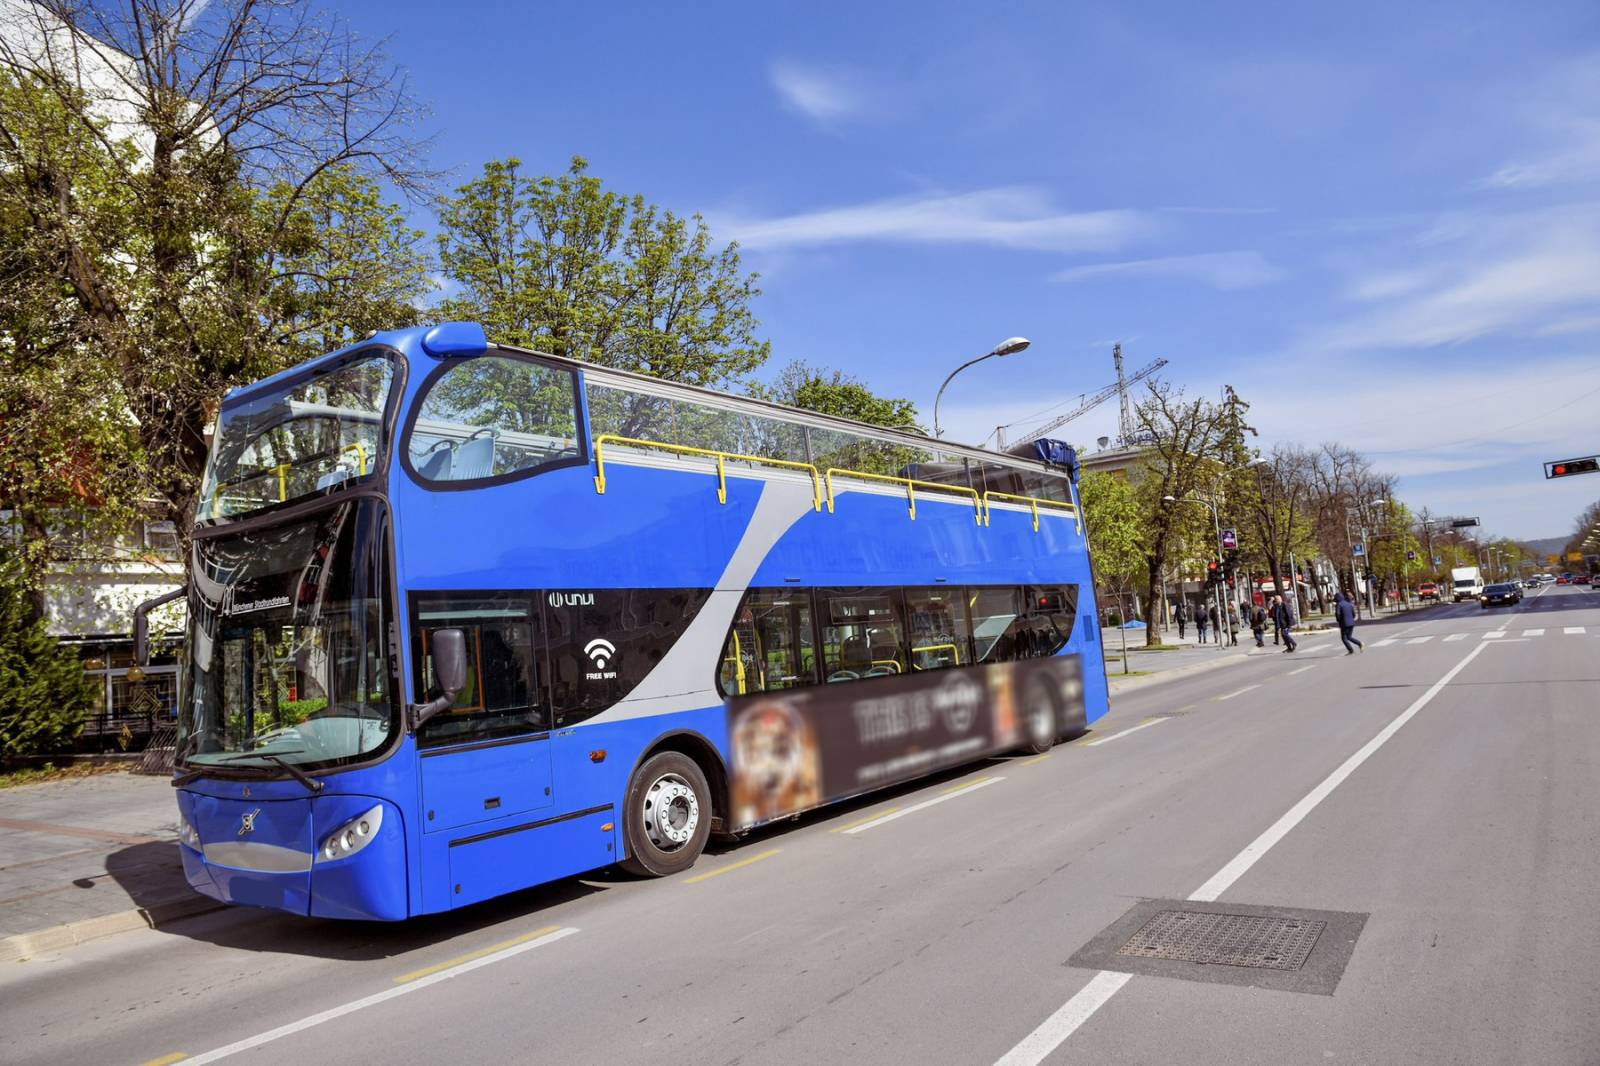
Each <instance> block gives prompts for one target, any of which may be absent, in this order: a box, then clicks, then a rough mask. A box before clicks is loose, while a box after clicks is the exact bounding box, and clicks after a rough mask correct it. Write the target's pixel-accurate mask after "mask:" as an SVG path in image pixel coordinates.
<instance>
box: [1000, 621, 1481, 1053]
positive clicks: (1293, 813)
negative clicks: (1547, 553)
mask: <svg viewBox="0 0 1600 1066" xmlns="http://www.w3.org/2000/svg"><path fill="white" fill-rule="evenodd" d="M1483 649H1484V645H1482V644H1477V645H1474V646H1473V648H1472V650H1471V651H1469V652H1467V654H1466V657H1465V658H1463V659H1462V660H1461V661H1460V662H1458V663H1456V664H1455V665H1454V666H1452V667H1451V668H1450V670H1449V672H1448V673H1446V674H1445V675H1444V676H1443V677H1441V678H1440V679H1439V680H1437V681H1435V682H1434V683H1433V684H1432V686H1430V687H1429V689H1428V691H1426V692H1424V693H1423V694H1422V695H1421V696H1418V697H1417V699H1416V702H1415V703H1413V704H1412V705H1411V706H1409V707H1407V708H1406V709H1405V710H1403V711H1401V712H1400V714H1399V715H1398V716H1397V717H1396V718H1395V719H1394V720H1393V721H1391V722H1390V723H1389V724H1388V725H1386V726H1384V727H1383V728H1382V729H1381V730H1379V732H1378V735H1377V736H1375V737H1373V738H1372V739H1371V740H1369V741H1367V742H1366V744H1364V745H1362V747H1361V750H1359V751H1357V752H1356V753H1355V754H1354V755H1352V756H1350V758H1348V759H1346V760H1345V761H1344V762H1343V763H1341V764H1340V765H1339V768H1338V769H1337V770H1335V771H1334V772H1333V773H1331V774H1329V775H1328V776H1327V777H1326V778H1324V779H1323V781H1322V783H1321V784H1319V785H1318V786H1317V787H1316V788H1314V789H1312V790H1311V791H1310V792H1308V793H1306V796H1305V798H1304V799H1302V800H1301V801H1300V802H1299V803H1296V804H1295V805H1294V806H1293V807H1290V808H1289V810H1288V811H1287V812H1286V813H1285V814H1284V815H1283V817H1281V818H1279V819H1278V820H1277V821H1276V822H1273V823H1272V825H1271V826H1269V827H1268V828H1267V831H1266V832H1264V833H1262V834H1261V835H1260V836H1258V837H1256V838H1255V839H1254V840H1252V841H1251V842H1250V843H1249V844H1248V845H1246V847H1245V849H1244V850H1243V851H1241V852H1239V854H1237V855H1235V856H1234V857H1233V858H1232V859H1230V860H1229V861H1228V864H1227V865H1226V866H1224V867H1223V868H1222V869H1220V870H1218V871H1217V873H1216V875H1215V876H1213V877H1212V878H1211V879H1210V880H1209V881H1207V882H1206V883H1205V884H1203V885H1201V886H1200V887H1199V888H1197V889H1195V891H1194V894H1193V895H1191V896H1190V897H1189V899H1190V900H1192V901H1194V902H1196V903H1210V902H1213V901H1215V900H1216V898H1217V897H1218V896H1220V895H1222V894H1223V893H1224V892H1226V891H1227V890H1228V889H1229V888H1230V887H1231V886H1232V885H1233V883H1234V882H1235V881H1237V880H1238V879H1239V878H1241V877H1243V876H1244V874H1245V873H1246V871H1248V870H1249V869H1250V867H1252V866H1254V865H1255V864H1256V862H1257V861H1259V860H1260V858H1261V856H1263V855H1265V854H1266V853H1267V852H1268V851H1270V850H1271V849H1272V846H1273V845H1274V844H1276V843H1277V842H1278V841H1280V840H1282V839H1283V838H1284V837H1285V836H1287V835H1288V833H1289V831H1290V830H1291V829H1293V828H1294V827H1295V826H1297V825H1299V824H1300V823H1301V822H1302V821H1303V820H1304V819H1305V817H1306V815H1308V814H1310V813H1311V812H1312V811H1313V810H1315V809H1316V807H1317V805H1318V804H1319V803H1321V802H1322V801H1323V800H1325V799H1327V798H1328V796H1329V794H1330V793H1332V792H1333V790H1334V789H1336V788H1338V787H1339V785H1340V784H1342V783H1343V782H1344V780H1345V779H1346V778H1348V777H1349V776H1350V775H1351V774H1353V773H1355V772H1356V770H1357V769H1358V768H1360V766H1361V764H1362V763H1364V762H1366V761H1367V760H1368V759H1370V758H1371V757H1372V754H1373V753H1374V752H1376V751H1377V750H1378V749H1379V748H1381V747H1383V745H1384V744H1385V743H1387V742H1388V740H1389V738H1390V737H1392V736H1394V735H1395V734H1396V733H1398V732H1399V731H1400V729H1401V727H1402V726H1404V725H1405V724H1406V723H1407V722H1409V721H1411V719H1412V718H1414V717H1415V716H1416V714H1417V712H1418V711H1420V710H1422V708H1424V707H1426V706H1427V705H1428V704H1429V703H1431V702H1432V701H1433V698H1434V697H1435V696H1437V695H1438V694H1439V693H1440V691H1441V690H1443V689H1444V687H1445V686H1446V685H1448V684H1449V683H1450V682H1451V681H1452V680H1454V678H1455V676H1456V675H1457V674H1459V673H1460V672H1461V671H1462V670H1464V669H1466V666H1467V664H1468V663H1470V662H1472V660H1473V659H1475V658H1477V656H1478V653H1479V652H1481V651H1482V650H1483ZM1101 978H1105V980H1104V981H1102V980H1101ZM1128 980H1129V975H1127V974H1119V973H1115V972H1114V971H1111V970H1101V971H1100V972H1099V973H1097V974H1095V976H1094V979H1093V980H1091V981H1090V982H1089V983H1088V984H1086V985H1084V986H1083V987H1082V988H1081V989H1079V990H1078V992H1077V993H1076V994H1075V995H1073V997H1072V998H1071V999H1069V1000H1067V1002H1066V1003H1064V1004H1063V1005H1062V1006H1061V1009H1059V1010H1057V1011H1056V1012H1055V1013H1054V1014H1052V1015H1050V1017H1048V1018H1046V1019H1045V1020H1044V1022H1043V1023H1041V1024H1040V1025H1039V1027H1038V1028H1037V1029H1035V1030H1034V1031H1033V1032H1031V1033H1029V1034H1028V1035H1027V1036H1025V1037H1023V1038H1022V1042H1021V1043H1019V1044H1018V1045H1017V1046H1016V1047H1014V1048H1012V1049H1011V1050H1010V1051H1008V1052H1007V1053H1006V1054H1005V1056H1004V1057H1003V1058H1001V1059H1000V1060H999V1062H998V1063H997V1064H996V1066H1037V1064H1038V1063H1040V1062H1043V1061H1044V1060H1045V1058H1046V1057H1047V1056H1049V1055H1050V1053H1051V1052H1053V1051H1055V1049H1056V1048H1058V1047H1060V1046H1061V1043H1062V1041H1064V1040H1066V1039H1067V1037H1069V1036H1071V1035H1072V1034H1073V1032H1074V1031H1076V1030H1077V1028H1078V1027H1079V1026H1081V1025H1082V1024H1083V1023H1084V1022H1086V1021H1088V1020H1089V1018H1090V1017H1091V1016H1092V1015H1093V1014H1094V1012H1095V1011H1097V1010H1099V1009H1100V1008H1101V1007H1103V1006H1105V1004H1106V1002H1107V1001H1108V1000H1109V999H1110V998H1111V997H1112V996H1114V995H1116V993H1117V990H1118V989H1120V988H1121V987H1122V986H1123V985H1125V984H1127V983H1128Z"/></svg>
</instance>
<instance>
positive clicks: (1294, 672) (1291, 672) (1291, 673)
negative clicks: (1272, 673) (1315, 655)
mask: <svg viewBox="0 0 1600 1066" xmlns="http://www.w3.org/2000/svg"><path fill="white" fill-rule="evenodd" d="M1316 668H1317V664H1316V663H1312V664H1311V665H1310V666H1302V667H1300V668H1298V669H1295V670H1290V671H1289V676H1290V677H1293V676H1294V675H1295V674H1303V673H1305V672H1306V671H1307V670H1315V669H1316Z"/></svg>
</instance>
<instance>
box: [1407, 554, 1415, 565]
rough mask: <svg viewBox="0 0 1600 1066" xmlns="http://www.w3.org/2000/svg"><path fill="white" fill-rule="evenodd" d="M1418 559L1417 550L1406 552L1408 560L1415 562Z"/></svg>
mask: <svg viewBox="0 0 1600 1066" xmlns="http://www.w3.org/2000/svg"><path fill="white" fill-rule="evenodd" d="M1416 561H1417V553H1416V552H1406V562H1408V563H1414V562H1416Z"/></svg>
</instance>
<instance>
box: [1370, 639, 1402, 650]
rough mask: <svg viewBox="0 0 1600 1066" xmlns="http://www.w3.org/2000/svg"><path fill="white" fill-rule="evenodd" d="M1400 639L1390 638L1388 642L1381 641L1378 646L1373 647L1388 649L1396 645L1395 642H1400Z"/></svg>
mask: <svg viewBox="0 0 1600 1066" xmlns="http://www.w3.org/2000/svg"><path fill="white" fill-rule="evenodd" d="M1398 639H1399V638H1397V637H1390V638H1388V639H1387V640H1380V641H1378V642H1377V643H1376V644H1374V645H1373V647H1374V648H1387V647H1388V646H1389V645H1391V644H1393V643H1395V641H1396V640H1398Z"/></svg>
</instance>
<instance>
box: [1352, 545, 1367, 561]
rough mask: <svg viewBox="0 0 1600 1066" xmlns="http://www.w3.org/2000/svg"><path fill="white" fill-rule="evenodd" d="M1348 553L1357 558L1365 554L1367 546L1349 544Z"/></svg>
mask: <svg viewBox="0 0 1600 1066" xmlns="http://www.w3.org/2000/svg"><path fill="white" fill-rule="evenodd" d="M1350 554H1351V555H1354V556H1355V557H1356V558H1357V559H1359V558H1361V557H1362V556H1363V555H1365V554H1367V546H1366V545H1365V544H1352V545H1350Z"/></svg>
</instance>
